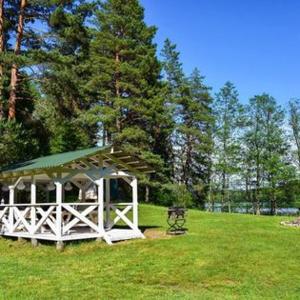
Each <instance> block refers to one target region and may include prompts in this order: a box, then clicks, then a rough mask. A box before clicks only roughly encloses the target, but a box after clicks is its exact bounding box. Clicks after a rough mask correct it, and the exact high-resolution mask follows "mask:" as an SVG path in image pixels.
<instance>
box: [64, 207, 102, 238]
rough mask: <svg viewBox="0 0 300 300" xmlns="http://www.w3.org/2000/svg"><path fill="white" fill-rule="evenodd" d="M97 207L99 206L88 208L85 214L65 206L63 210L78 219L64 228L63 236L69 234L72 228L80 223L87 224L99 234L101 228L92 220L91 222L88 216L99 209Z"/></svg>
mask: <svg viewBox="0 0 300 300" xmlns="http://www.w3.org/2000/svg"><path fill="white" fill-rule="evenodd" d="M97 206H98V205H91V206H88V207H87V208H86V209H85V210H84V211H83V212H78V211H76V210H75V209H74V208H73V207H72V206H70V205H66V204H64V205H63V208H65V209H66V210H67V211H69V212H70V213H71V214H72V215H73V216H75V217H76V218H74V219H73V220H72V221H71V222H69V223H68V224H65V226H64V228H63V234H65V233H66V232H68V231H69V230H70V229H71V228H72V227H74V226H75V225H77V224H78V223H79V222H80V221H81V222H82V223H84V224H86V225H87V226H89V227H90V228H92V229H94V230H95V231H96V232H98V230H99V228H98V227H97V225H96V224H94V223H93V222H92V221H91V220H89V219H88V218H87V216H88V215H89V214H90V213H91V212H92V211H93V210H95V209H96V208H97Z"/></svg>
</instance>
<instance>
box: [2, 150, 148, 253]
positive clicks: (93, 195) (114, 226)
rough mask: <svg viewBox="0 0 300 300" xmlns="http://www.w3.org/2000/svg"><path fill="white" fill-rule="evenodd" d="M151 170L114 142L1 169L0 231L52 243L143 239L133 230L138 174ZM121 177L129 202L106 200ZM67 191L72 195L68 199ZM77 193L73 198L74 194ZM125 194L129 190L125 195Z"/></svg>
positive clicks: (136, 222)
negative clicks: (114, 183)
mask: <svg viewBox="0 0 300 300" xmlns="http://www.w3.org/2000/svg"><path fill="white" fill-rule="evenodd" d="M151 172H153V170H152V169H151V168H150V167H149V166H148V165H147V164H146V163H145V162H144V161H143V160H141V159H140V158H138V157H136V156H134V155H131V154H130V153H128V152H124V151H123V150H122V149H121V148H115V147H113V146H106V147H102V148H99V147H96V148H91V149H86V150H79V151H73V152H67V153H62V154H55V155H51V156H45V157H41V158H38V159H34V160H31V161H27V162H24V163H19V164H15V165H12V166H9V167H7V168H4V169H2V170H0V185H1V189H2V196H3V197H2V200H1V204H0V235H2V236H9V237H18V238H21V239H22V238H25V239H26V238H29V239H31V241H32V243H33V244H37V242H38V240H49V241H55V242H57V247H58V248H61V247H63V244H64V242H65V241H71V240H82V239H92V238H96V239H103V240H104V241H106V242H107V243H108V244H112V243H113V242H115V241H120V240H127V239H134V238H144V236H143V234H142V232H141V231H140V230H139V228H138V182H137V177H136V176H137V175H138V174H147V173H151ZM117 181H118V182H119V181H122V182H123V184H124V185H127V189H128V192H130V191H131V195H130V200H128V195H127V198H126V201H124V200H123V201H120V199H119V198H118V201H116V200H114V201H112V199H111V194H112V193H111V186H112V183H113V182H117ZM70 193H72V194H73V197H68V194H70ZM76 193H77V197H74V195H76ZM127 194H128V193H127Z"/></svg>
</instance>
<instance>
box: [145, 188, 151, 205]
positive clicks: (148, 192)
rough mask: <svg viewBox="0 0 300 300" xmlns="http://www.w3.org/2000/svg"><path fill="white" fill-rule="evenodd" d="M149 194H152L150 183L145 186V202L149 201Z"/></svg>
mask: <svg viewBox="0 0 300 300" xmlns="http://www.w3.org/2000/svg"><path fill="white" fill-rule="evenodd" d="M149 195H150V188H149V185H146V187H145V202H149V200H150V199H149Z"/></svg>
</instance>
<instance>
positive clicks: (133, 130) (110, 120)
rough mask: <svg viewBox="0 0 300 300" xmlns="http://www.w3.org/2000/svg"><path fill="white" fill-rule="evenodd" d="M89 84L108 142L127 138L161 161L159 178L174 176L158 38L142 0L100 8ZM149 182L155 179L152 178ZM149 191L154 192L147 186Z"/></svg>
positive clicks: (113, 0) (114, 1)
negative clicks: (146, 14) (169, 171)
mask: <svg viewBox="0 0 300 300" xmlns="http://www.w3.org/2000/svg"><path fill="white" fill-rule="evenodd" d="M96 16H97V18H96V27H95V29H94V31H93V40H92V43H91V48H90V64H89V70H90V72H91V74H92V76H90V80H89V81H88V83H87V84H86V86H85V90H86V91H87V90H88V91H91V93H90V97H91V98H93V99H95V100H96V101H95V105H94V106H93V108H92V109H91V113H93V115H94V117H95V118H96V119H97V120H98V122H99V124H100V128H99V132H100V134H101V137H102V144H109V143H114V144H122V146H123V147H124V148H125V149H128V150H130V151H132V152H135V153H136V154H139V155H141V156H142V157H143V158H144V159H146V160H147V161H148V163H151V164H152V165H154V166H155V168H156V170H157V173H156V175H154V178H153V179H154V180H153V182H154V184H157V183H158V182H161V183H163V182H165V181H166V180H167V177H168V175H167V174H168V163H167V162H168V160H169V158H168V157H169V150H168V149H169V148H170V139H169V135H170V133H169V132H170V127H172V118H171V116H170V110H169V108H168V107H167V106H166V105H165V99H164V95H165V87H164V85H163V84H162V83H161V81H160V72H161V66H160V63H159V61H158V59H157V57H156V45H155V44H154V43H153V38H154V35H155V33H156V28H155V27H153V26H147V25H146V24H145V21H144V9H143V8H142V7H141V5H140V4H139V1H137V0H129V1H121V0H108V1H106V2H104V3H102V4H101V6H100V7H99V9H98V10H97V12H96ZM147 184H149V182H147ZM147 194H148V192H147Z"/></svg>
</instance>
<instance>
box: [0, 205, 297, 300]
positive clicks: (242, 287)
mask: <svg viewBox="0 0 300 300" xmlns="http://www.w3.org/2000/svg"><path fill="white" fill-rule="evenodd" d="M283 219H286V218H284V217H266V216H261V217H256V216H251V215H238V214H211V213H205V212H199V211H196V210H190V211H189V213H188V223H187V227H188V228H189V232H188V234H187V235H185V236H177V237H172V238H160V239H146V240H135V241H129V242H122V243H118V244H116V245H114V246H108V245H106V244H105V243H99V242H96V241H90V242H87V241H86V242H81V243H74V244H67V247H66V249H65V251H64V252H62V253H60V252H57V251H56V249H55V246H54V245H53V244H47V245H45V244H44V245H41V246H39V247H38V248H32V247H31V245H30V243H23V242H18V241H12V240H8V239H0V298H1V299H266V298H269V299H270V298H272V299H300V230H298V229H295V228H288V227H283V226H281V225H280V224H279V223H280V221H281V220H283ZM140 223H141V225H143V226H149V227H151V226H153V227H154V226H158V227H157V228H154V229H151V230H152V231H153V230H154V231H165V229H166V208H162V207H156V206H150V205H141V206H140Z"/></svg>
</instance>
